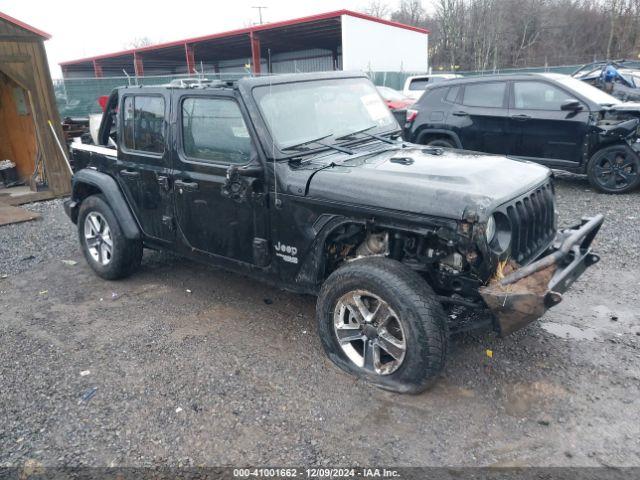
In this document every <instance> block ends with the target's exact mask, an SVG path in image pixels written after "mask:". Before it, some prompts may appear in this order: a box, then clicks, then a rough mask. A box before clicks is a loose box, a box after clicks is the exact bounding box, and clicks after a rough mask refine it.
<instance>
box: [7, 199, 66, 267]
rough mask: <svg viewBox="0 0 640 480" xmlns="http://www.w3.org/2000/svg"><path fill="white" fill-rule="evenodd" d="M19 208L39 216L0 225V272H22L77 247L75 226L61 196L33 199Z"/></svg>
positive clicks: (64, 256)
mask: <svg viewBox="0 0 640 480" xmlns="http://www.w3.org/2000/svg"><path fill="white" fill-rule="evenodd" d="M22 208H26V209H27V210H31V211H33V212H38V213H40V214H41V215H42V217H41V218H39V219H37V220H33V221H30V222H24V223H17V224H13V225H5V226H2V227H0V275H8V274H15V273H20V272H24V271H25V270H28V269H29V268H31V267H33V266H35V265H37V264H39V263H42V262H44V261H46V260H50V259H62V258H66V257H68V256H69V255H72V254H74V253H75V252H76V251H77V250H78V242H77V237H76V235H75V231H76V230H75V227H74V225H73V224H72V223H71V222H70V221H69V219H68V217H67V216H66V215H65V213H64V210H63V208H62V200H61V199H57V200H51V201H48V202H39V203H32V204H29V205H23V206H22Z"/></svg>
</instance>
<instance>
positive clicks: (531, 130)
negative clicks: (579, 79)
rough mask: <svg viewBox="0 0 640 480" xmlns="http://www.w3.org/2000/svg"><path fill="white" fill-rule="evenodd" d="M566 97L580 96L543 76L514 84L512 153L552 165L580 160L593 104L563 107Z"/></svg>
mask: <svg viewBox="0 0 640 480" xmlns="http://www.w3.org/2000/svg"><path fill="white" fill-rule="evenodd" d="M566 100H576V98H575V96H574V95H572V94H571V93H570V92H567V91H565V90H564V89H562V88H560V87H558V86H556V85H553V84H551V83H548V82H544V81H539V80H518V81H514V82H512V84H511V96H510V100H509V132H510V135H512V136H514V137H515V138H516V141H515V142H514V148H513V151H512V154H513V155H515V156H518V157H523V158H528V159H532V160H535V161H538V162H540V163H544V164H548V165H558V166H564V167H566V166H567V165H570V164H572V163H574V162H575V163H577V162H580V161H581V159H582V150H583V143H584V139H585V135H586V134H587V129H588V122H589V108H588V107H587V105H584V104H583V108H582V110H581V111H578V112H573V111H563V110H560V106H561V105H562V103H563V102H565V101H566Z"/></svg>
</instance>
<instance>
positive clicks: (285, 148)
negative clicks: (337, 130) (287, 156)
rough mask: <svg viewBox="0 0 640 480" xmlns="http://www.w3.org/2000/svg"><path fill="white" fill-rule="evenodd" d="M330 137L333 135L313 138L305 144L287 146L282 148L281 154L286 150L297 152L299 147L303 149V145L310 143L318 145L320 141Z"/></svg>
mask: <svg viewBox="0 0 640 480" xmlns="http://www.w3.org/2000/svg"><path fill="white" fill-rule="evenodd" d="M331 135H333V133H328V134H327V135H323V136H321V137H318V138H314V139H312V140H307V141H305V142H301V143H296V144H295V145H289V146H288V147H284V148H282V149H281V150H282V151H283V152H286V151H287V150H299V149H300V147H304V146H305V145H308V144H310V143H318V142H319V141H320V140H324V139H325V138H329V137H330V136H331Z"/></svg>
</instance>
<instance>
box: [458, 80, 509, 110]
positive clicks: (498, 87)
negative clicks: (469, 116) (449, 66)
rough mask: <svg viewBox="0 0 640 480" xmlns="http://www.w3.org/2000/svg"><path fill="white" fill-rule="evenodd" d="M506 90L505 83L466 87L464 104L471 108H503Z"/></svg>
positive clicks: (479, 84)
mask: <svg viewBox="0 0 640 480" xmlns="http://www.w3.org/2000/svg"><path fill="white" fill-rule="evenodd" d="M506 88H507V84H506V83H505V82H492V83H476V84H470V85H466V86H465V87H464V96H463V99H462V103H463V104H464V105H467V106H469V107H493V108H499V107H502V106H503V102H504V92H505V90H506Z"/></svg>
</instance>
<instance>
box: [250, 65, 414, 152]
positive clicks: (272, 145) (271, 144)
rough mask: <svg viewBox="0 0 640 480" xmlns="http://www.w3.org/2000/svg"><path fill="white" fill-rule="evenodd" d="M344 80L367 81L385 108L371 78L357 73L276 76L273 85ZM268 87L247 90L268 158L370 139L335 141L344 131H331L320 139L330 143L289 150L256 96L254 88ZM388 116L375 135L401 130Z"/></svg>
mask: <svg viewBox="0 0 640 480" xmlns="http://www.w3.org/2000/svg"><path fill="white" fill-rule="evenodd" d="M301 75H306V74H301ZM346 80H363V81H365V82H368V83H369V84H370V86H371V88H372V91H373V92H375V94H376V95H377V96H378V97H379V98H380V102H382V105H384V108H387V105H386V102H385V100H384V98H383V97H382V95H380V92H378V89H377V88H376V85H374V84H373V82H371V80H370V79H369V78H368V77H367V76H365V75H357V76H355V75H354V76H344V75H340V76H323V75H319V76H318V77H317V78H304V79H302V78H300V79H292V80H290V81H285V82H283V81H278V80H277V78H274V82H273V86H276V85H277V86H278V87H281V86H282V85H290V84H300V83H311V82H326V81H335V82H338V81H346ZM265 87H268V84H260V85H252V86H251V87H250V88H248V92H247V93H249V97H250V99H251V103H252V104H253V105H254V106H255V113H256V114H257V115H258V116H259V118H260V123H262V125H263V126H264V129H265V132H263V133H267V134H268V135H267V136H268V139H267V138H262V139H261V143H262V145H263V148H264V151H265V154H266V156H267V157H269V158H273V159H276V160H288V159H291V158H294V157H302V156H304V155H309V154H315V153H318V152H321V151H326V150H329V149H331V148H332V147H331V145H337V146H344V145H350V144H352V143H357V142H361V141H363V140H368V141H371V137H364V136H363V138H361V139H360V138H358V139H349V140H339V141H335V138H336V136H337V137H343V136H345V135H344V132H332V135H331V136H329V137H327V138H325V139H324V140H322V142H323V143H329V144H330V145H322V144H315V143H313V142H311V143H309V149H308V150H304V151H297V152H294V151H291V150H288V149H287V146H286V145H280V144H279V143H278V142H277V141H276V139H275V137H274V135H273V132H272V129H271V126H270V125H269V122H267V120H266V116H265V114H264V112H263V110H262V107H261V105H260V102H259V101H258V98H257V97H256V95H255V93H254V90H256V89H261V88H265ZM389 115H390V118H391V119H392V120H393V121H392V123H391V124H390V125H389V126H388V128H382V127H380V129H379V130H378V129H376V130H373V132H374V133H375V134H376V135H391V134H394V133H397V132H399V131H401V130H402V127H401V126H400V124H399V123H398V121H397V120H396V118H395V116H394V115H393V114H392V113H391V112H389ZM346 133H350V132H346Z"/></svg>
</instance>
